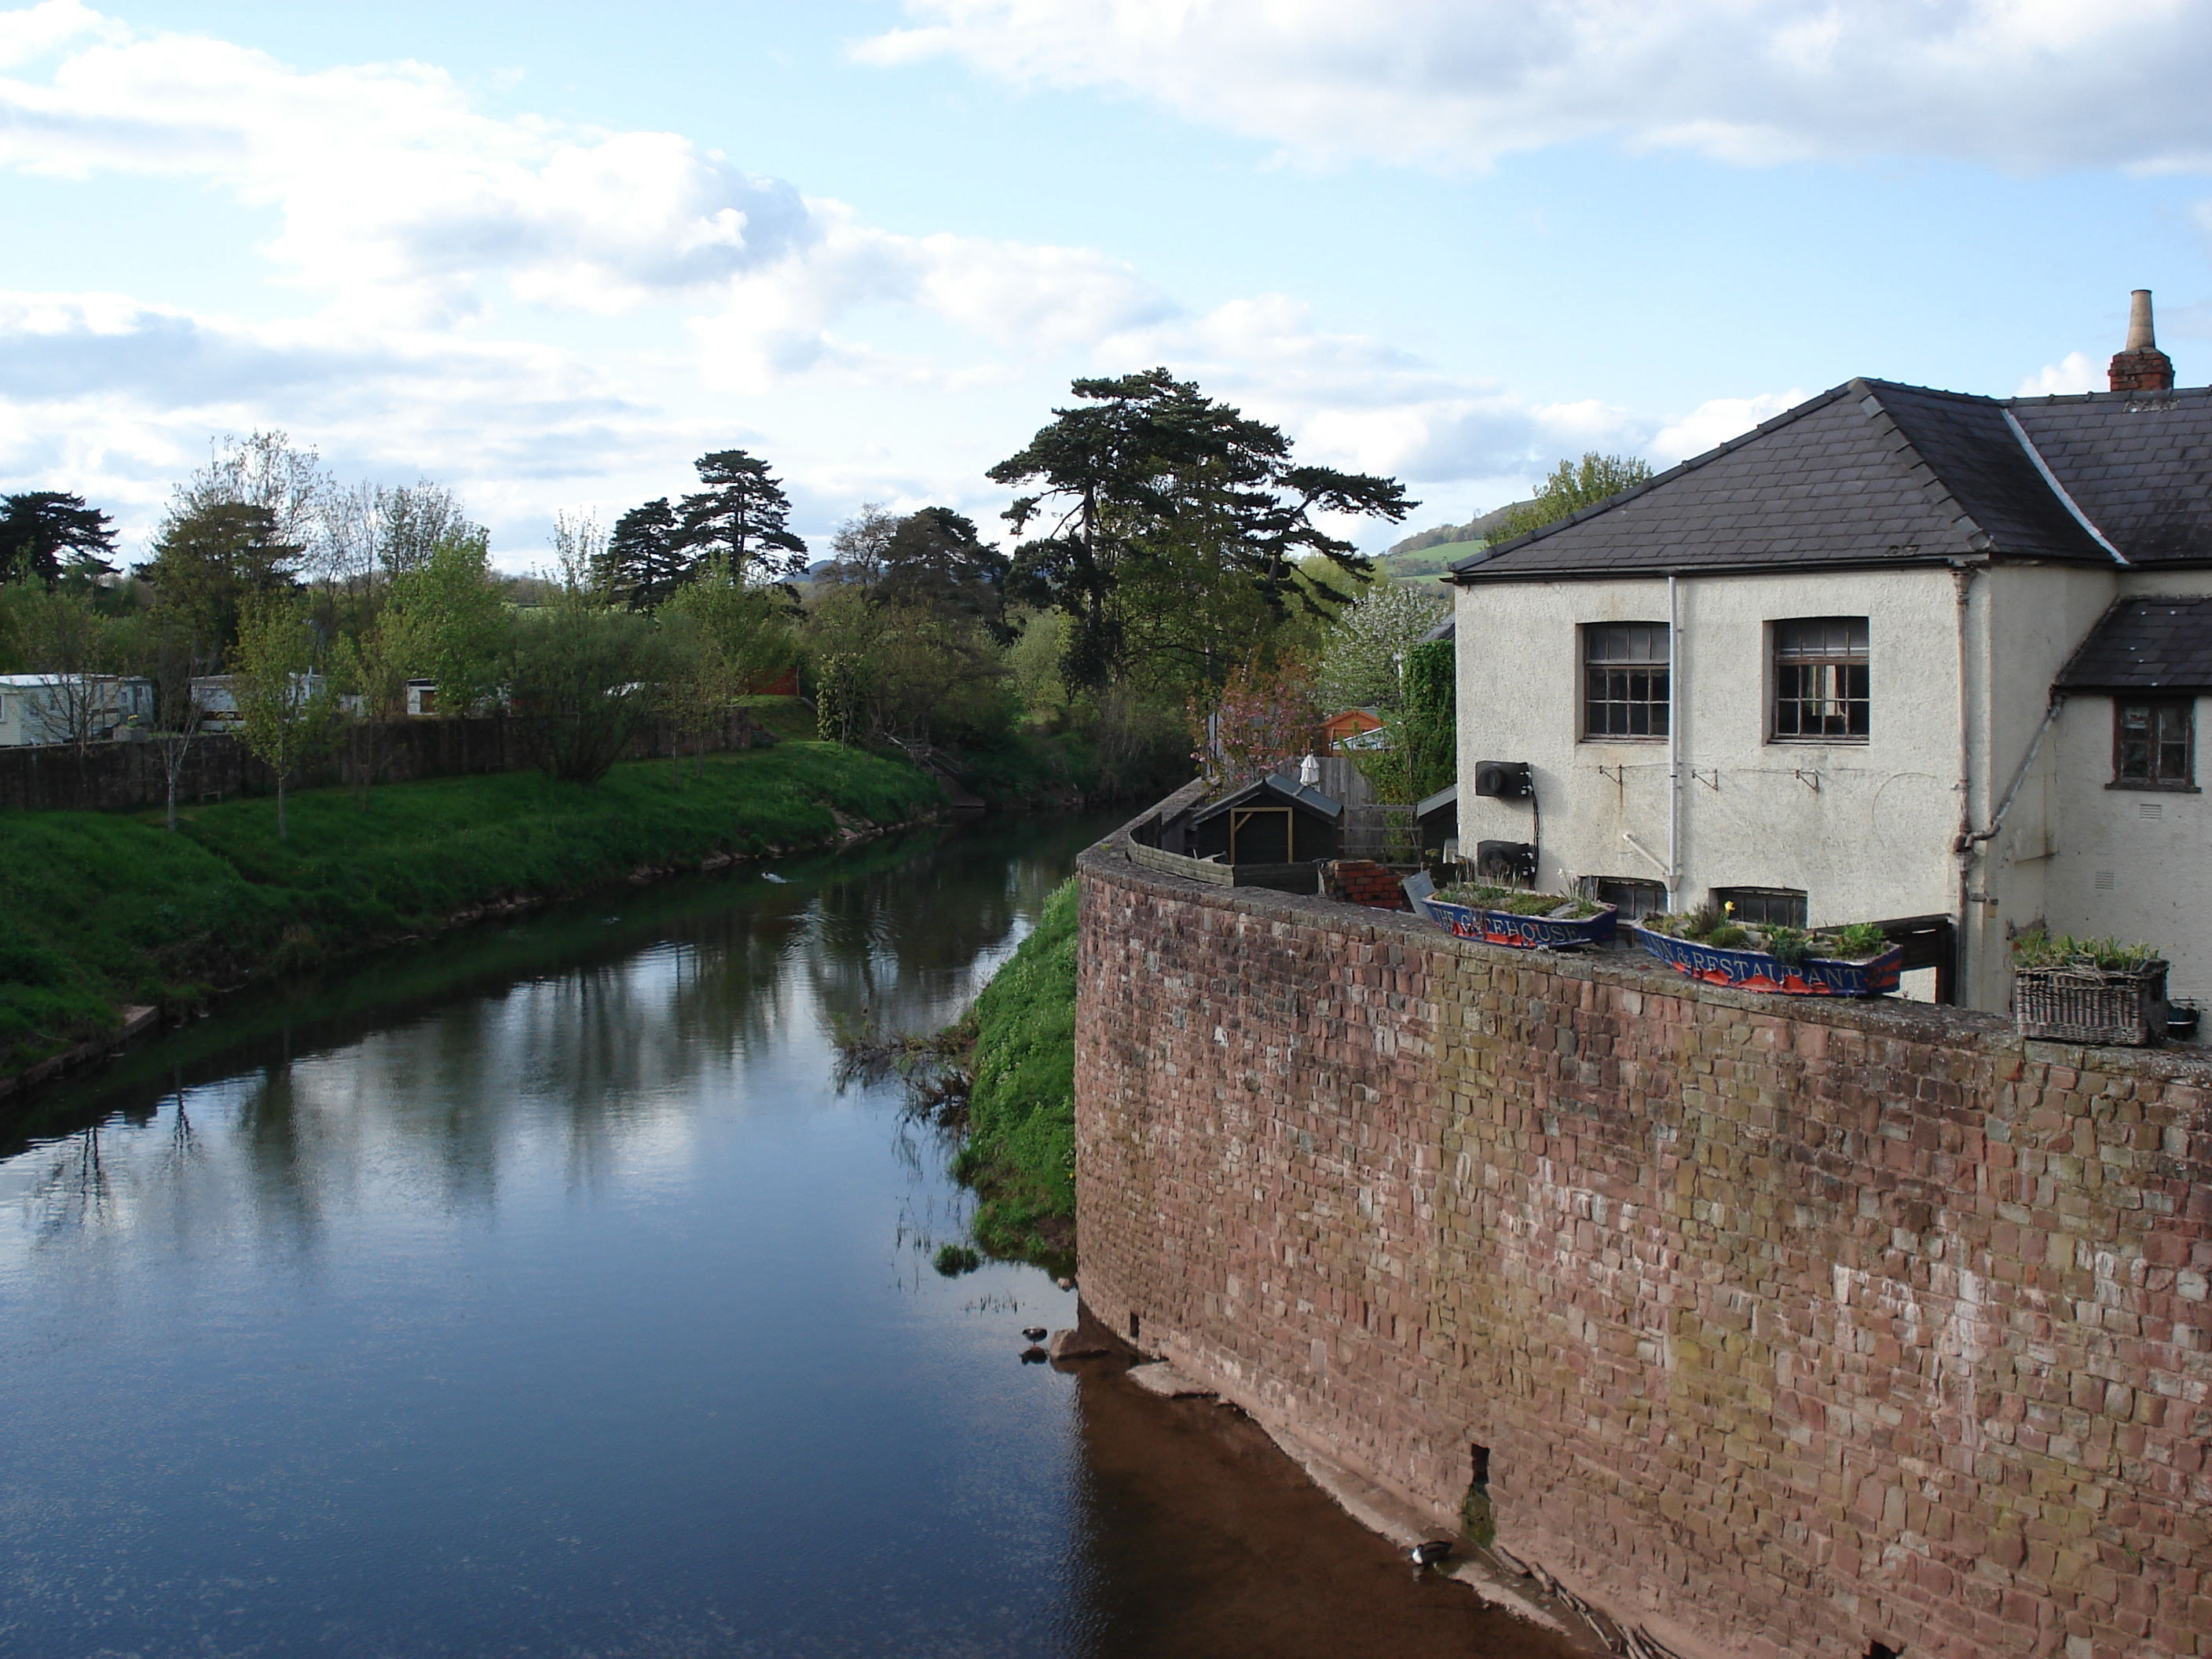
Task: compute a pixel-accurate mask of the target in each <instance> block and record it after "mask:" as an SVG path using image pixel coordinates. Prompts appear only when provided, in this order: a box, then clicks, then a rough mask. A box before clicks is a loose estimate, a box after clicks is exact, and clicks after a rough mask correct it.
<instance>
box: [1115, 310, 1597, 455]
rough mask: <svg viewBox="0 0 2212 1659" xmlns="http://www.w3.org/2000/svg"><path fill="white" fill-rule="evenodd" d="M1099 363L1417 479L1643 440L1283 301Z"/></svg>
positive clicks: (1231, 313)
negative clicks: (1164, 380)
mask: <svg viewBox="0 0 2212 1659" xmlns="http://www.w3.org/2000/svg"><path fill="white" fill-rule="evenodd" d="M1096 356H1097V362H1099V363H1100V365H1101V367H1102V368H1107V369H1109V370H1110V371H1121V370H1127V369H1133V368H1142V367H1146V366H1147V365H1150V364H1152V363H1157V362H1164V363H1167V364H1168V365H1170V367H1171V368H1173V369H1174V370H1175V371H1176V374H1179V375H1182V376H1184V377H1186V378H1190V379H1195V380H1198V381H1199V383H1200V385H1201V386H1203V387H1204V389H1205V390H1206V392H1209V393H1212V395H1214V396H1217V397H1225V398H1229V399H1230V400H1231V402H1234V403H1237V404H1240V405H1241V406H1242V407H1243V409H1244V410H1245V412H1246V413H1248V414H1250V415H1255V416H1259V417H1261V418H1262V419H1264V420H1267V421H1269V422H1273V423H1275V424H1277V425H1279V426H1281V427H1282V428H1284V430H1285V432H1287V433H1288V434H1289V435H1291V438H1292V439H1293V440H1295V441H1296V442H1297V446H1298V453H1299V454H1300V455H1301V456H1303V457H1305V458H1307V459H1311V460H1315V461H1318V462H1322V463H1324V464H1326V465H1334V466H1340V467H1344V468H1346V469H1350V470H1356V471H1365V472H1379V473H1385V474H1390V475H1393V476H1396V477H1403V478H1406V479H1408V480H1412V481H1416V482H1424V483H1462V482H1465V481H1468V480H1489V481H1495V480H1499V479H1521V478H1526V477H1534V476H1535V475H1536V474H1537V473H1539V472H1541V471H1544V470H1546V469H1547V468H1548V467H1549V466H1550V465H1552V464H1553V460H1554V459H1556V458H1557V457H1558V455H1559V454H1560V453H1565V451H1566V450H1567V449H1575V450H1577V451H1578V450H1580V449H1583V448H1588V447H1594V446H1596V445H1601V444H1602V445H1607V446H1608V447H1610V446H1612V445H1614V444H1616V443H1618V442H1619V441H1620V440H1621V439H1622V437H1623V436H1624V435H1628V434H1632V433H1634V432H1635V430H1636V423H1635V422H1634V421H1633V420H1632V417H1631V416H1628V414H1627V413H1626V411H1625V410H1618V409H1613V408H1611V407H1609V406H1607V405H1603V404H1595V403H1578V404H1537V403H1533V402H1531V401H1529V400H1528V399H1527V398H1523V397H1522V396H1521V395H1520V394H1519V393H1518V392H1513V391H1511V390H1510V389H1509V388H1507V387H1505V386H1500V385H1499V384H1498V383H1497V382H1496V381H1493V380H1482V379H1479V378H1475V377H1472V376H1467V375H1458V374H1448V373H1444V372H1443V371H1440V370H1438V369H1437V368H1435V367H1433V366H1431V365H1430V364H1426V363H1424V362H1420V361H1419V359H1417V358H1414V357H1413V356H1410V355H1408V354H1407V353H1406V352H1404V351H1401V350H1400V349H1397V348H1396V347H1394V346H1391V345H1389V344H1388V343H1386V342H1383V341H1381V340H1377V339H1376V338H1374V337H1371V336H1367V335H1358V334H1335V333H1329V332H1327V331H1323V330H1322V329H1320V328H1318V327H1316V325H1315V324H1314V321H1313V318H1312V313H1311V311H1310V307H1307V306H1306V305H1304V303H1303V302H1301V301H1297V300H1294V299H1292V298H1291V297H1290V296H1288V295H1281V294H1266V295H1259V296H1257V297H1255V298H1253V299H1249V300H1236V301H1230V302H1229V303H1228V304H1225V305H1223V306H1220V307H1216V308H1215V309H1214V310H1212V311H1210V312H1208V313H1206V314H1205V315H1203V316H1200V317H1196V318H1189V319H1176V320H1174V321H1170V322H1167V323H1164V324H1161V325H1155V326H1152V327H1148V328H1143V329H1135V330H1130V331H1125V332H1123V333H1121V334H1117V335H1115V336H1113V337H1110V338H1109V339H1108V340H1106V341H1105V342H1103V343H1102V344H1101V346H1100V347H1099V349H1098V351H1097V354H1096Z"/></svg>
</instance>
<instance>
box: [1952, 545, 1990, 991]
mask: <svg viewBox="0 0 2212 1659" xmlns="http://www.w3.org/2000/svg"><path fill="white" fill-rule="evenodd" d="M1976 574H1978V573H1977V572H1976V571H1974V570H1972V569H1970V568H1965V567H1962V566H1959V565H1954V566H1952V567H1951V591H1952V593H1953V596H1954V599H1955V601H1956V606H1955V608H1956V611H1957V616H1958V639H1959V661H1958V670H1959V833H1958V835H1957V836H1956V837H1955V838H1954V840H1953V841H1952V842H1951V850H1952V851H1953V852H1954V853H1955V854H1958V859H1959V937H1958V953H1959V954H1958V959H1957V961H1956V962H1955V963H1953V969H1954V972H1955V973H1956V975H1957V976H1958V977H1957V981H1956V984H1957V987H1958V988H1957V994H1958V995H1959V996H1960V999H1961V1000H1965V1001H1966V1003H1967V1004H1968V1006H1972V992H1971V991H1970V990H1969V989H1968V987H1969V986H1970V985H1971V984H1972V981H1970V980H1969V979H1968V978H1967V976H1966V968H1967V962H1968V959H1969V954H1970V953H1969V951H1968V947H1967V943H1966V939H1967V934H1968V933H1969V932H1970V931H1971V928H1972V922H1973V900H1972V896H1971V895H1972V891H1973V872H1974V858H1975V854H1977V853H1978V851H1979V850H1980V842H1979V841H1978V840H1977V839H1976V837H1975V835H1974V772H1973V742H1972V736H1971V734H1970V733H1969V732H1968V730H1967V726H1966V720H1967V716H1968V714H1969V713H1970V712H1971V709H1972V703H1971V701H1970V699H1969V698H1968V697H1967V696H1966V601H1967V596H1968V593H1969V592H1970V591H1971V590H1972V587H1973V585H1974V577H1975V576H1976ZM1995 833H1996V825H1995V824H1994V823H1992V824H1991V825H1990V834H1991V835H1994V834H1995ZM1981 839H1982V840H1986V839H1988V837H1987V836H1984V837H1982V838H1981Z"/></svg>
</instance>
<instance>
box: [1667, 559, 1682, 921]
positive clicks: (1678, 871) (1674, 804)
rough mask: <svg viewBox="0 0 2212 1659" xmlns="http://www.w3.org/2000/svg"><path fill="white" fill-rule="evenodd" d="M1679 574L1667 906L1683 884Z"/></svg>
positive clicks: (1671, 617) (1673, 627)
mask: <svg viewBox="0 0 2212 1659" xmlns="http://www.w3.org/2000/svg"><path fill="white" fill-rule="evenodd" d="M1674 582H1675V578H1674V572H1673V571H1671V570H1670V571H1668V573H1667V908H1668V909H1669V910H1674V909H1675V908H1679V907H1678V906H1677V904H1676V902H1675V893H1676V890H1678V889H1679V888H1680V886H1681V884H1682V630H1681V627H1680V612H1679V611H1678V610H1677V609H1676V596H1675V586H1674Z"/></svg>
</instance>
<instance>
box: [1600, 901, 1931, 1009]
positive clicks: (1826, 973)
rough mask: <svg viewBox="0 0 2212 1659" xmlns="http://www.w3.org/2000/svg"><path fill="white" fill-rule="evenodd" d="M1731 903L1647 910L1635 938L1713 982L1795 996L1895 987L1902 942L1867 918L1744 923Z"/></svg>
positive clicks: (1869, 993)
mask: <svg viewBox="0 0 2212 1659" xmlns="http://www.w3.org/2000/svg"><path fill="white" fill-rule="evenodd" d="M1733 908H1734V907H1732V906H1723V908H1721V909H1719V910H1715V909H1714V908H1712V907H1711V906H1710V905H1708V906H1706V907H1705V908H1703V909H1700V910H1696V911H1692V912H1691V913H1690V914H1688V915H1679V916H1646V917H1644V920H1643V921H1639V922H1637V923H1635V924H1634V926H1635V928H1636V936H1637V939H1638V942H1639V943H1640V944H1642V945H1643V946H1644V949H1645V950H1646V951H1650V953H1651V954H1652V955H1653V956H1655V957H1657V958H1658V959H1659V960H1660V961H1662V962H1663V963H1666V964H1667V965H1668V967H1669V968H1672V969H1674V970H1675V972H1677V973H1680V974H1686V975H1689V976H1690V977H1691V978H1692V979H1699V980H1704V981H1705V982H1706V983H1707V984H1710V985H1729V986H1734V987H1735V988H1736V989H1738V990H1742V991H1775V992H1779V993H1781V994H1783V995H1784V996H1798V997H1873V996H1881V995H1884V994H1887V993H1888V992H1891V991H1894V990H1895V989H1897V982H1898V970H1899V964H1900V963H1903V961H1904V960H1905V951H1904V947H1903V946H1901V945H1892V944H1891V943H1890V942H1889V940H1888V939H1887V937H1886V936H1885V935H1884V934H1883V933H1882V931H1881V928H1879V927H1875V925H1874V924H1873V923H1872V922H1854V923H1852V924H1851V925H1850V927H1820V928H1813V929H1806V928H1802V927H1782V926H1780V925H1778V924H1770V925H1766V926H1762V927H1749V926H1746V925H1745V924H1743V923H1741V922H1738V921H1735V919H1734V917H1733V915H1732V911H1733Z"/></svg>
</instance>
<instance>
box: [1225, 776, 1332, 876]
mask: <svg viewBox="0 0 2212 1659" xmlns="http://www.w3.org/2000/svg"><path fill="white" fill-rule="evenodd" d="M1343 820H1344V808H1343V807H1342V805H1340V804H1339V803H1338V802H1336V801H1334V800H1333V799H1330V798H1329V797H1328V796H1327V795H1324V794H1322V792H1321V791H1320V790H1318V789H1316V788H1315V787H1312V786H1311V785H1310V784H1304V783H1299V782H1297V781H1295V780H1293V779H1291V778H1284V777H1275V776H1272V775H1270V776H1268V777H1264V778H1261V780H1260V781H1258V782H1256V783H1249V784H1247V785H1245V786H1244V787H1243V788H1242V789H1239V790H1237V792H1236V793H1234V794H1230V795H1225V796H1223V797H1222V798H1221V799H1219V800H1218V801H1214V802H1212V804H1211V805H1206V806H1203V807H1200V809H1199V810H1198V811H1195V812H1194V813H1192V814H1191V817H1190V831H1189V834H1190V851H1191V853H1192V854H1194V856H1196V857H1199V858H1219V859H1221V860H1223V861H1224V862H1225V863H1228V864H1233V865H1248V864H1310V863H1312V862H1313V861H1314V860H1316V859H1333V858H1334V857H1335V856H1336V849H1337V832H1338V830H1339V829H1340V826H1341V825H1342V823H1343Z"/></svg>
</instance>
